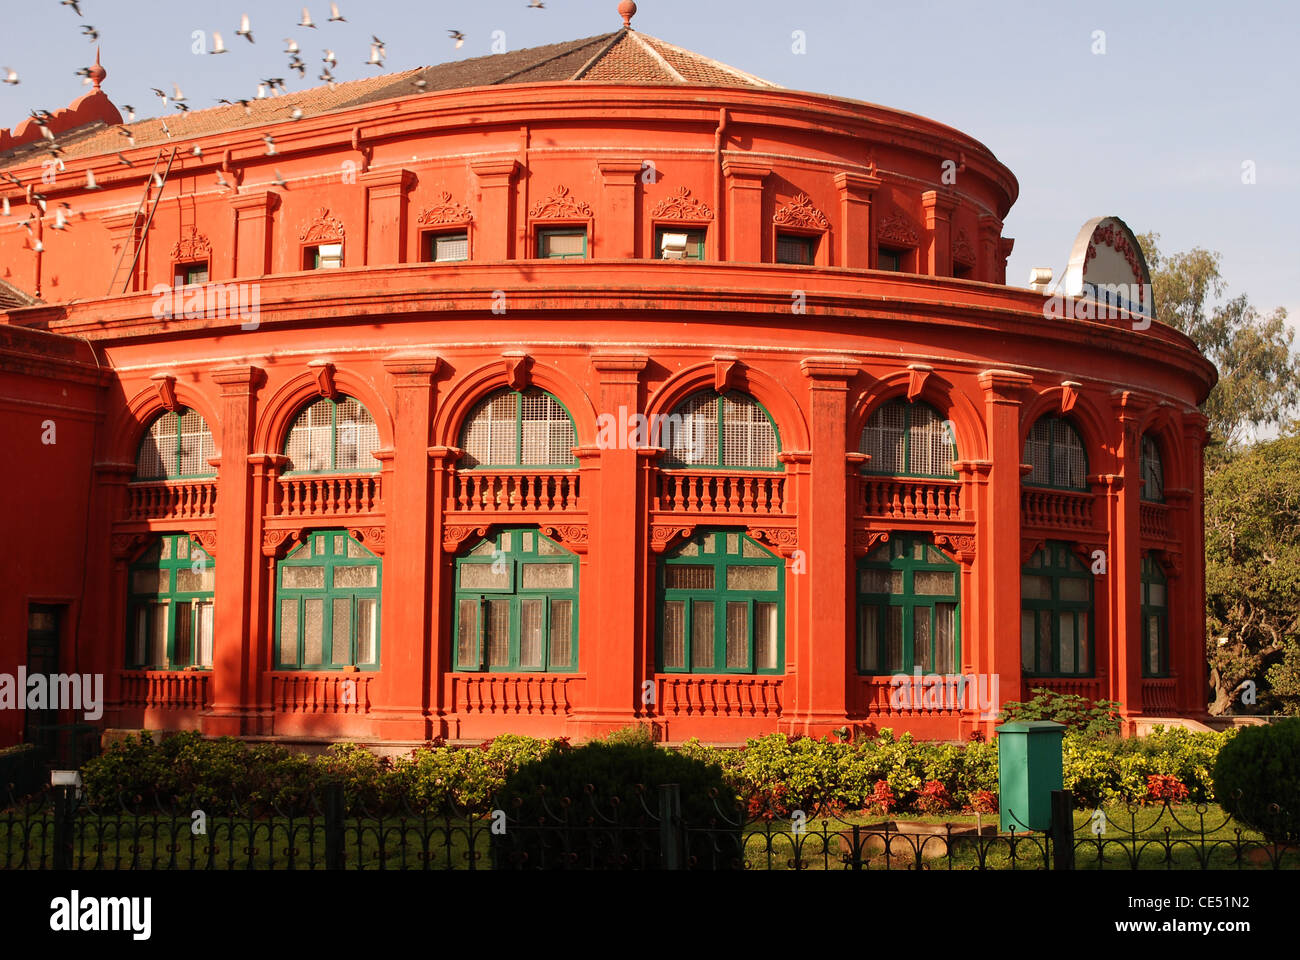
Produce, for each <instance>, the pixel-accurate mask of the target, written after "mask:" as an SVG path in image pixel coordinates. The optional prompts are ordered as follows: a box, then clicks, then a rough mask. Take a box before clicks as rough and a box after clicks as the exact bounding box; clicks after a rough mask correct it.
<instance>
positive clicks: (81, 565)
mask: <svg viewBox="0 0 1300 960" xmlns="http://www.w3.org/2000/svg"><path fill="white" fill-rule="evenodd" d="M596 39H597V40H599V41H602V42H601V43H597V44H594V46H592V50H596V51H600V50H601V49H603V50H604V52H603V54H601V56H602V57H603V59H600V60H596V61H594V62H595V64H596V66H595V67H594V68H593V67H591V63H592V62H593V59H592V54H591V52H590V51H589V50H587V49H586V48H582V47H578V46H575V47H574V48H573V51H572V52H571V55H570V59H572V60H573V61H574V62H575V63H576V64H577V68H566V69H573V70H576V72H578V73H581V70H580V69H578V68H581V69H585V70H586V71H587V72H586V73H582V74H581V75H580V76H576V77H567V76H566V78H565V79H555V78H553V77H542V78H541V79H536V80H531V81H530V80H529V79H528V76H529V75H528V74H527V72H526V71H525V72H524V73H523V74H521V78H516V79H513V80H511V81H510V82H508V83H494V82H493V81H492V80H490V79H489V80H484V82H483V83H484V85H479V86H473V87H468V88H464V89H437V88H436V87H435V86H433V85H430V88H429V89H428V90H427V91H426V92H419V91H418V90H412V88H411V87H410V85H409V83H407V82H406V81H405V80H403V86H402V87H401V88H400V91H399V92H394V91H395V90H398V88H397V87H396V86H395V87H393V88H392V89H388V88H384V87H382V85H379V86H377V85H376V84H377V83H378V81H363V82H361V83H360V84H344V85H340V86H339V87H338V88H337V89H334V90H326V89H322V90H321V91H313V92H310V93H309V94H307V95H304V96H303V99H302V101H301V102H302V103H303V104H305V113H306V116H305V117H304V118H303V119H301V120H297V121H293V120H290V119H288V118H287V116H286V115H285V114H286V105H287V104H288V102H289V98H286V97H282V98H276V99H275V100H268V101H258V103H257V104H255V105H254V113H253V114H251V115H246V114H245V113H244V110H243V108H241V107H239V106H235V107H232V108H220V109H218V110H215V111H202V112H195V113H191V114H189V115H187V116H186V117H184V118H180V117H177V118H175V120H176V123H174V124H172V125H171V126H172V130H171V132H172V136H171V137H170V138H168V137H167V136H165V135H164V134H163V133H162V132H161V130H160V129H159V123H158V121H156V120H155V121H141V122H139V123H136V124H133V125H132V126H131V127H130V128H129V131H128V132H129V133H130V134H131V136H132V137H133V139H134V144H135V145H134V146H130V145H129V144H127V143H126V137H127V134H126V133H121V132H119V131H118V130H117V129H115V128H112V127H109V128H107V129H105V128H103V127H99V126H91V127H78V128H74V129H73V130H71V131H70V132H66V133H60V134H59V136H60V137H61V138H64V139H65V147H64V154H63V157H62V159H63V167H62V168H61V169H59V170H58V171H57V174H56V176H55V177H54V180H53V182H52V183H42V182H41V176H42V173H43V170H44V169H45V168H44V167H43V163H44V161H45V160H46V155H45V154H44V153H42V152H41V147H40V144H39V143H36V144H28V145H27V146H18V147H13V148H10V149H9V151H8V152H7V153H2V154H0V167H3V169H4V170H5V171H6V172H8V173H10V174H13V175H16V176H17V178H18V179H19V180H20V181H21V182H22V183H23V184H24V185H33V184H34V185H35V188H34V192H35V193H36V194H39V195H40V196H37V197H33V196H32V191H30V190H28V189H27V186H22V187H19V186H14V185H13V184H12V182H5V183H3V184H0V195H3V196H5V197H7V198H8V199H9V201H10V204H11V210H12V213H11V215H10V216H9V217H7V218H4V219H0V264H2V265H3V275H2V279H3V280H4V281H5V282H6V288H4V289H7V290H9V293H8V294H6V296H7V297H8V301H7V303H6V306H8V307H9V309H8V312H7V313H0V322H2V323H3V324H4V325H3V326H0V396H3V401H2V402H3V416H0V438H2V439H3V441H4V449H6V450H7V451H9V452H10V462H9V463H8V464H7V467H6V469H5V470H4V472H3V476H4V483H5V493H6V496H5V503H6V507H5V510H4V515H5V533H6V541H7V546H8V549H7V550H6V551H5V570H4V577H3V579H4V583H5V587H4V590H3V592H2V593H0V673H5V672H8V673H13V672H14V671H15V670H16V667H17V665H19V664H24V663H26V662H27V659H28V658H29V655H30V652H31V647H30V643H31V629H33V624H34V623H36V619H34V617H36V615H37V614H41V615H48V616H50V617H52V618H53V620H52V621H48V620H47V621H45V623H46V625H47V626H48V625H49V623H50V622H53V624H54V627H53V629H55V630H56V631H57V634H58V651H59V659H58V666H59V668H60V670H62V671H72V670H75V671H78V672H82V673H101V674H103V676H104V683H105V701H106V703H105V710H104V716H103V718H102V720H101V721H100V722H101V723H103V724H104V725H106V726H108V727H115V728H141V727H147V728H151V729H157V728H163V729H199V730H202V731H203V732H204V733H206V734H212V735H222V734H230V735H242V736H252V737H286V738H294V739H309V738H349V739H357V740H366V741H387V742H392V743H411V742H420V741H423V740H426V739H428V738H431V737H435V736H446V737H448V738H451V739H477V738H485V737H490V736H493V735H496V734H499V733H503V732H521V733H530V734H537V735H556V736H573V737H586V736H591V735H596V734H599V733H601V732H604V731H608V730H611V729H616V728H619V727H622V726H625V725H627V724H629V723H634V722H638V721H642V722H644V721H653V722H654V723H655V724H656V725H657V726H658V727H659V728H660V731H661V736H662V737H663V738H665V739H668V740H672V741H680V740H683V739H686V738H689V737H696V736H697V737H700V738H702V739H705V740H712V741H720V742H728V741H736V740H740V739H743V738H745V737H747V736H751V735H755V734H759V733H763V732H768V731H773V730H782V731H789V732H809V733H816V734H822V733H826V732H829V731H831V730H834V729H837V728H840V727H843V726H845V725H860V726H864V727H874V728H881V727H886V726H887V727H893V728H895V729H899V730H903V729H906V730H912V731H914V732H916V733H917V735H919V736H926V737H937V738H964V737H966V736H968V735H969V734H970V733H972V732H974V731H976V730H981V731H988V730H990V729H991V727H992V725H993V721H992V719H991V717H989V716H987V715H985V714H984V713H982V712H981V711H980V710H978V709H975V708H972V707H971V706H970V705H969V704H967V703H965V702H963V703H958V704H954V703H951V702H940V703H934V702H927V701H926V700H925V698H924V697H921V698H919V700H918V701H917V702H910V701H909V702H908V703H906V704H901V705H900V703H898V702H897V701H895V702H891V692H892V691H893V690H894V689H896V687H897V684H896V683H895V681H894V679H893V678H894V677H896V676H898V675H899V674H908V675H915V673H916V672H917V671H919V672H920V673H922V674H931V673H936V674H943V675H945V676H946V675H961V676H964V677H970V678H971V682H973V683H979V682H985V683H987V682H989V680H988V678H990V677H996V683H997V687H996V689H997V694H998V699H999V701H1006V700H1016V699H1021V698H1022V697H1023V696H1025V695H1027V693H1028V690H1029V688H1030V687H1031V686H1047V687H1051V688H1053V689H1056V690H1060V691H1064V692H1071V693H1082V694H1086V695H1088V696H1091V697H1105V698H1110V699H1115V700H1118V701H1119V702H1120V703H1121V704H1122V707H1123V712H1124V716H1125V719H1126V720H1128V721H1136V720H1138V719H1141V718H1143V717H1152V716H1174V715H1184V716H1191V715H1197V714H1201V713H1203V711H1204V704H1205V662H1204V639H1203V616H1202V611H1203V607H1204V568H1203V559H1202V558H1203V544H1202V539H1203V527H1202V467H1201V463H1202V445H1203V443H1204V441H1205V420H1204V418H1203V417H1202V415H1201V414H1200V413H1199V412H1198V411H1197V405H1198V403H1200V402H1201V401H1202V400H1203V399H1204V397H1205V395H1206V393H1207V391H1208V390H1209V388H1210V386H1211V385H1212V383H1213V380H1214V376H1215V374H1214V370H1213V368H1212V366H1211V365H1210V364H1209V363H1208V362H1207V361H1206V360H1205V359H1204V358H1203V357H1202V356H1201V355H1200V354H1199V353H1198V352H1197V351H1196V349H1195V347H1194V346H1193V344H1192V343H1191V342H1190V341H1189V340H1188V339H1187V338H1186V337H1184V336H1183V335H1182V334H1180V333H1178V332H1176V331H1174V330H1173V329H1171V328H1169V327H1166V326H1163V325H1161V324H1158V323H1157V324H1153V325H1150V326H1149V327H1148V328H1143V329H1139V326H1140V325H1137V324H1135V323H1134V322H1133V321H1132V319H1131V318H1128V317H1122V318H1119V319H1106V320H1087V319H1082V320H1080V319H1059V318H1054V317H1049V316H1045V311H1044V302H1045V299H1044V296H1043V295H1041V294H1038V293H1034V292H1031V291H1028V290H1024V289H1017V288H1013V287H1008V286H1006V285H1005V280H1006V278H1005V268H1006V258H1007V256H1008V254H1009V252H1010V249H1011V243H1012V241H1011V240H1009V239H1006V238H1004V237H1003V236H1002V220H1003V218H1005V216H1006V215H1007V212H1008V210H1009V208H1010V206H1011V204H1012V203H1013V202H1014V201H1015V199H1016V195H1017V185H1016V181H1015V179H1014V178H1013V177H1012V175H1011V173H1010V171H1008V170H1007V169H1006V168H1005V167H1003V166H1002V165H1001V164H1000V163H998V161H997V160H996V159H995V158H994V156H993V155H992V154H991V153H990V151H989V150H988V149H987V148H985V147H984V146H982V145H981V144H980V143H978V142H977V141H975V140H973V139H971V138H969V137H967V136H965V135H964V134H961V133H959V132H957V131H955V130H952V129H950V128H947V127H944V126H942V125H940V124H937V123H934V122H932V121H930V120H926V119H924V118H921V117H917V116H912V115H908V114H903V113H899V112H896V111H892V110H888V109H886V108H883V107H878V106H874V105H870V104H864V103H859V102H854V101H847V100H842V99H837V98H834V97H829V96H819V95H814V94H807V93H795V92H791V91H787V90H784V89H781V88H777V87H773V86H770V85H762V82H761V81H757V80H756V78H748V79H745V78H746V77H747V75H743V74H739V73H738V72H736V71H732V72H731V73H727V72H725V71H726V68H722V67H721V66H719V65H710V62H709V61H705V60H704V59H703V58H698V57H694V58H693V59H691V58H690V57H689V56H688V55H686V54H685V53H684V52H680V51H679V52H678V53H675V54H674V53H672V51H674V50H676V49H677V48H670V47H667V46H666V45H663V46H662V47H658V48H656V52H657V53H658V54H660V56H661V59H664V61H665V62H666V63H668V64H669V65H670V67H671V68H672V69H673V71H674V72H675V73H676V74H677V75H678V77H680V78H682V79H672V78H669V79H664V78H660V77H657V76H642V75H641V74H639V73H638V71H639V70H643V69H645V70H648V69H650V68H649V67H644V66H643V65H642V61H646V60H649V59H651V58H649V55H648V54H647V53H646V52H645V50H646V48H647V46H650V45H653V44H658V43H660V42H659V41H653V38H642V37H640V36H639V35H636V34H634V32H632V31H626V30H625V31H620V32H619V33H618V34H611V35H609V37H607V38H596ZM583 43H590V42H588V41H584V42H583ZM665 52H666V53H665ZM521 53H526V51H525V52H521ZM554 56H559V55H558V54H555V55H554ZM670 56H671V57H676V58H677V59H676V60H673V59H669V57H670ZM544 59H545V58H543V57H537V58H535V60H536V61H537V62H538V63H541V62H542V61H543V60H544ZM655 62H656V63H657V61H655ZM470 63H471V64H474V63H476V62H475V61H471V62H470ZM434 69H435V70H436V69H438V68H434ZM476 69H477V68H476ZM484 69H486V68H484ZM520 69H522V68H520ZM536 69H538V70H542V69H543V67H540V66H539V67H537V68H536ZM545 69H550V68H549V67H546V68H545ZM602 69H604V70H605V71H606V72H605V73H604V74H602V73H601V70H602ZM710 71H713V72H712V73H711V72H710ZM400 76H403V77H404V76H405V75H400ZM101 79H102V78H101ZM380 79H381V80H382V79H383V78H380ZM367 85H368V86H367ZM92 96H98V97H101V98H103V95H102V94H93V95H92ZM349 97H352V99H351V100H350V99H349ZM367 97H371V98H374V97H378V99H367ZM103 100H104V106H103V107H102V109H103V110H104V111H107V110H111V105H108V104H107V99H106V98H103ZM277 101H282V102H277ZM354 101H355V102H354ZM92 107H93V104H92ZM85 109H86V108H83V109H82V112H83V113H84V112H85ZM80 116H81V114H80V113H79V114H78V117H80ZM100 119H102V120H106V121H107V122H108V123H113V122H115V118H113V117H111V116H106V115H105V116H101V117H100ZM168 119H169V122H170V121H171V120H172V119H173V118H168ZM268 135H269V136H270V137H271V138H272V140H273V143H274V147H273V149H274V153H273V154H272V153H271V152H270V150H271V149H272V148H271V147H270V146H269V145H268V144H269V143H270V141H268V140H267V139H266V138H267V136H268ZM124 147H125V148H126V149H123V148H124ZM195 147H198V148H199V149H198V150H197V151H196V150H195V149H194V148H195ZM173 148H174V149H175V156H174V157H172V156H171V155H172V152H173ZM119 151H121V152H122V153H123V154H124V155H125V156H126V158H127V159H129V160H131V161H132V162H133V163H134V166H133V167H129V168H128V167H127V166H125V165H123V164H122V163H120V162H119V160H118V158H117V156H116V155H115V154H117V153H118V152H119ZM169 160H170V168H169V169H168V163H169ZM946 161H952V164H951V167H949V166H947V165H946V164H945V162H946ZM155 162H157V164H158V167H157V171H156V172H157V173H158V174H159V176H158V177H157V178H150V183H151V184H152V185H150V186H147V187H146V184H145V175H146V173H149V172H150V171H152V170H154V164H155ZM164 170H166V171H167V172H166V177H165V179H163V178H162V176H161V174H162V171H164ZM88 171H89V172H90V174H91V176H92V177H93V182H94V183H95V186H96V187H97V188H98V189H95V190H93V191H92V190H88V189H87V184H88V179H87V172H88ZM218 174H220V178H221V179H220V182H219V181H218ZM159 182H161V183H162V186H161V189H159V188H158V183H159ZM222 183H224V184H226V185H227V186H222ZM42 199H43V201H44V204H45V206H44V209H42V208H41V205H40V204H41V201H42ZM61 202H67V203H68V204H69V205H70V207H69V208H61V207H60V206H59V204H60V203H61ZM69 209H70V211H71V213H70V214H69V213H68V210H69ZM60 210H62V211H63V212H62V213H60ZM63 220H66V224H65V223H64V222H63ZM665 234H672V235H686V237H687V238H688V239H687V248H686V249H687V256H686V257H685V258H684V259H663V258H662V257H661V255H660V254H661V251H662V249H663V246H664V235H665ZM670 243H671V241H670ZM340 247H341V250H340V249H339V248H340ZM440 253H441V254H445V255H446V256H445V257H444V259H442V260H435V259H433V257H435V256H438V255H440ZM548 254H549V255H548ZM565 254H569V255H565ZM462 255H463V259H462V258H461V257H462ZM336 259H341V265H338V266H336V265H335V261H336ZM802 259H806V260H807V261H808V262H807V263H801V262H791V261H799V260H802ZM782 261H786V262H782ZM178 279H179V280H180V281H181V282H182V283H183V282H184V281H185V280H190V281H193V285H192V286H190V287H188V288H182V289H179V290H176V291H175V292H174V293H173V292H172V288H173V286H174V284H176V283H177V282H178ZM309 410H310V411H311V412H310V413H308V412H307V411H309ZM559 411H562V412H559ZM638 414H639V415H642V416H643V417H644V418H645V421H640V420H638V419H637V415H638ZM602 415H604V416H603V417H602ZM198 417H201V418H202V419H201V421H200V420H199V419H198ZM674 417H675V418H677V419H676V420H673V419H672V418H674ZM714 417H716V421H715V420H713V419H712V418H714ZM656 418H659V421H660V422H661V423H664V424H669V425H670V427H671V429H673V430H676V433H675V435H674V436H670V437H668V439H666V440H665V438H664V437H663V436H662V435H656V434H655V432H654V431H653V430H651V431H648V432H647V431H645V430H642V431H641V432H640V433H639V434H638V432H637V427H638V425H639V424H643V423H649V424H651V425H653V424H654V422H655V419H656ZM51 424H52V425H53V431H54V432H53V435H51V433H50V425H51ZM566 424H571V427H570V426H567V425H566ZM1044 424H1045V426H1044ZM570 430H571V431H572V432H571V434H570V433H569V432H568V431H570ZM209 436H210V439H209ZM173 438H174V440H175V444H176V446H175V448H173V447H172V446H171V444H172V442H173ZM51 441H52V442H51ZM715 445H716V446H715ZM1144 447H1145V449H1146V451H1147V454H1146V456H1144V454H1143V450H1144ZM1027 456H1028V460H1029V461H1030V462H1026V459H1027ZM1144 472H1145V473H1146V476H1147V477H1148V482H1147V483H1146V485H1145V487H1144V484H1143V476H1144ZM1152 477H1154V478H1155V479H1150V478H1152ZM1157 486H1159V487H1160V488H1161V489H1156V488H1157ZM503 532H505V533H509V534H510V535H511V536H510V537H508V538H506V539H504V540H503V539H502V537H501V535H502V533H503ZM710 534H711V535H712V536H709V535H710ZM731 535H736V536H735V537H731ZM741 535H743V536H741ZM336 537H340V538H341V539H335V538H336ZM891 544H894V545H896V547H891ZM476 551H477V552H476ZM706 554H707V556H706ZM1098 557H1100V558H1101V565H1100V566H1099V564H1098ZM733 561H734V562H733ZM187 564H188V566H187ZM476 564H477V566H476ZM494 565H496V568H495V569H494ZM733 567H734V568H736V569H735V570H734V572H733ZM1080 568H1082V569H1083V570H1084V571H1085V572H1084V573H1082V574H1081V573H1080V572H1079V571H1080ZM318 571H320V572H318ZM168 577H170V578H171V579H167V578H168ZM159 578H161V580H160V579H159ZM322 578H325V579H322ZM326 580H328V582H326ZM159 583H164V586H162V587H159V586H158V584H159ZM150 584H153V586H150ZM321 584H324V586H322V585H321ZM1157 601H1159V602H1157ZM37 619H39V617H37ZM1027 665H1030V668H1029V669H1026V666H1027ZM63 719H65V720H69V721H70V720H72V719H76V718H75V717H73V716H72V714H71V712H67V713H65V715H64V717H63ZM22 730H23V717H22V714H21V712H20V711H14V710H0V744H7V743H11V742H14V741H16V740H18V739H20V738H21V736H22Z"/></svg>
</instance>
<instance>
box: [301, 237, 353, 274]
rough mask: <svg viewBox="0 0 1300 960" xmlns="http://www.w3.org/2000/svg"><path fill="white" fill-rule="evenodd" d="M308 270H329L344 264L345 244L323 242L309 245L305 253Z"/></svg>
mask: <svg viewBox="0 0 1300 960" xmlns="http://www.w3.org/2000/svg"><path fill="white" fill-rule="evenodd" d="M304 259H305V260H306V263H305V264H304V265H305V266H306V268H307V269H308V270H329V269H334V268H337V267H341V266H343V244H341V243H322V244H319V245H317V246H314V247H308V248H307V249H306V251H305V253H304Z"/></svg>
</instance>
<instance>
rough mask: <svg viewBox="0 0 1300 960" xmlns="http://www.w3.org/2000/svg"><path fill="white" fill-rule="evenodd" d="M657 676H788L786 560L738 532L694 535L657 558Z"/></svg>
mask: <svg viewBox="0 0 1300 960" xmlns="http://www.w3.org/2000/svg"><path fill="white" fill-rule="evenodd" d="M658 588H659V614H658V620H659V622H658V637H659V643H658V654H657V662H658V668H659V671H660V672H661V673H699V674H726V673H740V674H769V675H771V674H783V673H785V562H784V561H783V560H782V559H781V558H780V557H778V556H776V555H775V554H773V553H772V552H771V551H770V550H768V549H767V548H766V547H764V546H763V545H762V544H760V543H759V542H758V541H756V540H754V539H753V538H751V537H749V536H748V535H747V534H745V533H743V532H741V531H738V530H727V529H717V530H704V531H696V533H695V534H694V535H693V536H692V537H691V538H690V539H689V540H687V541H686V542H685V543H683V544H681V545H679V546H678V547H677V549H675V550H673V551H671V552H670V553H668V554H667V555H665V556H664V558H663V559H662V560H661V561H660V562H659V571H658Z"/></svg>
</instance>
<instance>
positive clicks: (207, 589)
mask: <svg viewBox="0 0 1300 960" xmlns="http://www.w3.org/2000/svg"><path fill="white" fill-rule="evenodd" d="M216 585H217V571H216V568H215V567H214V566H213V565H212V564H210V563H206V562H205V563H203V564H201V565H200V566H199V569H198V572H195V570H194V568H193V567H181V568H179V569H178V570H177V571H176V592H177V593H211V592H212V591H213V590H214V589H216Z"/></svg>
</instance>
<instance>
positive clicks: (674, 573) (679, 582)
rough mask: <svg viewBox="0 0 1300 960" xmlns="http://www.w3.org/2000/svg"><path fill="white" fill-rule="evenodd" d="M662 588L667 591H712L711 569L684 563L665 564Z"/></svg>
mask: <svg viewBox="0 0 1300 960" xmlns="http://www.w3.org/2000/svg"><path fill="white" fill-rule="evenodd" d="M664 587H665V589H668V590H712V589H713V567H697V566H694V565H690V564H684V563H670V564H666V565H665V566H664Z"/></svg>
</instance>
